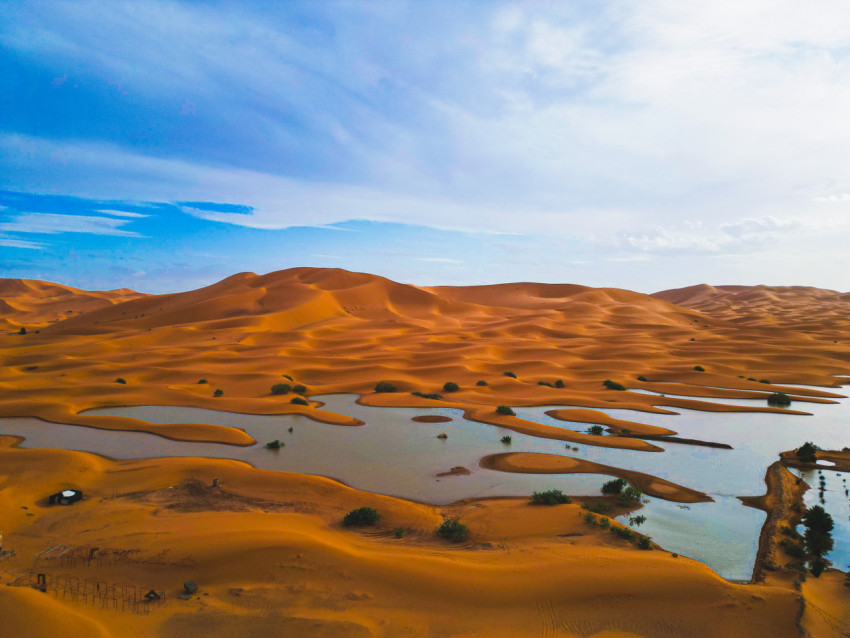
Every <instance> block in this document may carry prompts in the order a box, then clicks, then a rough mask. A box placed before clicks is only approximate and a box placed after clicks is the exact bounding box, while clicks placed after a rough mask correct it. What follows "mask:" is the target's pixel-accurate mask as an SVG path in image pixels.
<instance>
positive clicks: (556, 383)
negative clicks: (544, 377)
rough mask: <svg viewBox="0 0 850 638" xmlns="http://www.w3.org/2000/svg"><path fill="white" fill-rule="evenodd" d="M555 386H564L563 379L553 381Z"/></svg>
mask: <svg viewBox="0 0 850 638" xmlns="http://www.w3.org/2000/svg"><path fill="white" fill-rule="evenodd" d="M555 387H556V388H563V387H564V380H563V379H558V380H557V381H555Z"/></svg>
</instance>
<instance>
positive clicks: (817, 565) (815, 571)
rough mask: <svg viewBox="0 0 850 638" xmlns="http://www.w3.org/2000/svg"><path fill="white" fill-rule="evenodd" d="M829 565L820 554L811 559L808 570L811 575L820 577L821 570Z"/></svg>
mask: <svg viewBox="0 0 850 638" xmlns="http://www.w3.org/2000/svg"><path fill="white" fill-rule="evenodd" d="M827 567H829V561H828V560H824V559H823V558H821V557H820V556H818V557H817V558H816V559H814V560H813V561H812V564H811V567H810V568H809V571H810V572H812V576H814V577H815V578H820V575H821V574H823V570H825V569H826V568H827Z"/></svg>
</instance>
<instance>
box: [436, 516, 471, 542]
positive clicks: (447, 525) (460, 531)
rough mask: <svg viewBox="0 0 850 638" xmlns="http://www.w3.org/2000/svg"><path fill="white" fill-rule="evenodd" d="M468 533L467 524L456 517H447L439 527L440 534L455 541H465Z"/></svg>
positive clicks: (438, 532) (438, 533)
mask: <svg viewBox="0 0 850 638" xmlns="http://www.w3.org/2000/svg"><path fill="white" fill-rule="evenodd" d="M468 534H469V529H468V528H467V527H466V525H464V524H463V523H461V522H460V521H458V520H457V519H454V518H447V519H446V520H444V521H443V523H442V525H440V526H439V527H438V528H437V535H438V536H442V537H443V538H445V539H448V540H450V541H452V542H453V543H460V542H462V541H465V540H466V537H467V535H468Z"/></svg>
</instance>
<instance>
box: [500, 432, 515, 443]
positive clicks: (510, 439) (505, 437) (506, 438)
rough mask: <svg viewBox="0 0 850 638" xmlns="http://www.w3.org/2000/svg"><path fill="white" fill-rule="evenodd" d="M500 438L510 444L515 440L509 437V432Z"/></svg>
mask: <svg viewBox="0 0 850 638" xmlns="http://www.w3.org/2000/svg"><path fill="white" fill-rule="evenodd" d="M499 440H500V441H501V442H502V443H504V444H505V445H510V444H511V441H513V439H512V438H511V437H509V436H508V435H507V434H506V435H505V436H503V437H502V438H501V439H499Z"/></svg>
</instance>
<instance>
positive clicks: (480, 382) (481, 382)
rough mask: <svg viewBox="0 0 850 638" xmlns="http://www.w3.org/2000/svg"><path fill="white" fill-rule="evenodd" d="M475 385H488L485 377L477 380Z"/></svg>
mask: <svg viewBox="0 0 850 638" xmlns="http://www.w3.org/2000/svg"><path fill="white" fill-rule="evenodd" d="M475 385H480V386H485V385H487V382H486V381H485V380H484V379H481V380H480V381H476V382H475Z"/></svg>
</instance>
